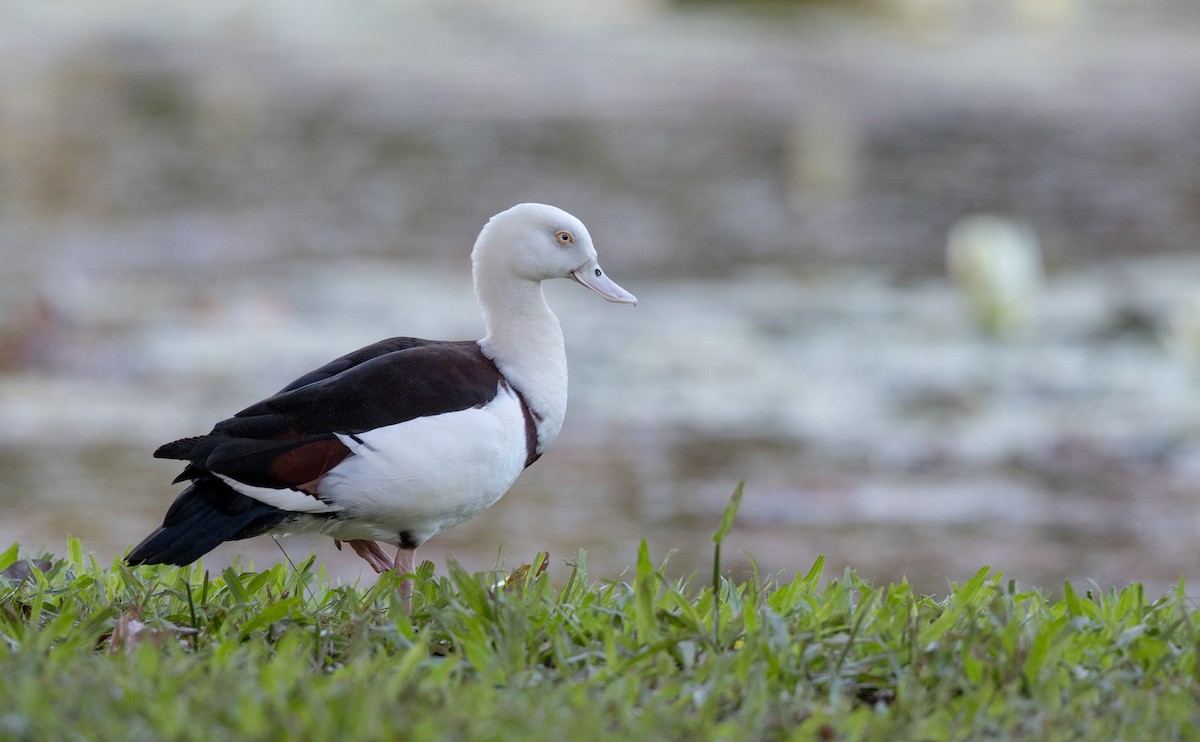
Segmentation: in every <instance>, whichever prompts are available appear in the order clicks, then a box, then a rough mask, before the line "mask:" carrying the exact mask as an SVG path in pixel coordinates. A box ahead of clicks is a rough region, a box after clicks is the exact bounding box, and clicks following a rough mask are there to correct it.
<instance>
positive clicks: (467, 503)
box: [319, 384, 526, 544]
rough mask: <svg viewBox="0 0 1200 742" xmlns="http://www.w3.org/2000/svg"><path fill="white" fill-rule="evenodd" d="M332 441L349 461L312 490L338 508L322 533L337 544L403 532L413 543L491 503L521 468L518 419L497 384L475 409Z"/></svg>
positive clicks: (509, 395)
mask: <svg viewBox="0 0 1200 742" xmlns="http://www.w3.org/2000/svg"><path fill="white" fill-rule="evenodd" d="M338 438H339V439H340V440H341V441H342V443H344V444H345V445H346V446H347V447H348V448H349V449H350V451H351V452H352V453H353V455H352V456H349V457H347V458H346V459H345V460H344V461H343V462H342V463H340V464H338V466H336V467H335V468H334V469H333V470H332V471H330V472H329V474H327V475H326V476H325V478H324V479H323V480H321V483H320V486H319V491H320V493H321V496H322V499H324V500H326V501H328V502H333V503H337V505H339V506H340V507H341V508H343V511H342V513H341V515H342V516H343V517H342V518H340V519H339V520H338V521H336V522H335V523H331V524H330V525H331V526H332V528H331V529H330V530H328V531H327V532H328V533H329V534H330V535H332V536H334V537H335V538H340V539H343V540H349V539H360V538H361V539H373V540H378V541H384V542H387V543H396V539H397V536H398V534H399V533H401V532H405V533H407V534H408V535H409V537H410V538H411V539H412V540H413V541H415V542H416V543H418V544H420V543H422V542H424V541H425V540H426V539H428V538H430V537H431V536H433V535H434V534H436V533H439V532H440V531H444V530H446V529H447V528H451V527H453V526H455V525H458V524H459V523H462V522H463V521H465V520H467V519H469V518H471V517H472V516H474V515H476V514H478V513H479V512H480V511H482V510H484V509H485V508H487V507H488V506H490V505H492V504H493V503H495V502H496V501H497V500H499V499H500V497H501V496H502V495H503V494H504V493H505V492H506V491H507V490H508V488H509V486H510V485H511V484H512V483H513V480H515V479H516V478H517V475H518V474H520V473H521V470H522V469H524V468H525V458H526V442H525V417H524V413H523V412H522V409H521V402H520V400H519V399H518V397H517V396H516V395H515V394H514V393H513V391H512V390H511V389H510V388H509V387H508V386H507V385H505V384H500V385H499V388H498V389H497V392H496V396H495V398H494V399H492V400H491V401H490V402H488V404H486V405H484V406H483V407H478V408H475V407H472V408H469V409H466V410H459V411H457V412H448V413H444V414H441V415H433V416H430V417H420V418H416V419H413V420H408V421H406V422H403V423H398V424H396V425H389V426H387V427H383V428H378V429H376V430H372V431H369V432H367V433H361V434H359V435H357V436H348V435H339V436H338ZM360 441H361V442H360Z"/></svg>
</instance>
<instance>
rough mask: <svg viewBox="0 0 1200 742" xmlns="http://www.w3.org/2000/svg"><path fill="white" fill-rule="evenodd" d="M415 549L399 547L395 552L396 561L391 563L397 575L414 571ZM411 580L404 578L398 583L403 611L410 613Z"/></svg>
mask: <svg viewBox="0 0 1200 742" xmlns="http://www.w3.org/2000/svg"><path fill="white" fill-rule="evenodd" d="M416 554H417V551H416V549H406V548H404V547H403V546H401V547H400V548H399V549H397V550H396V561H395V562H394V563H393V569H395V570H396V574H398V575H407V574H412V573H413V572H414V571H415V569H414V566H413V562H414V561H416ZM412 590H413V583H412V579H411V578H408V577H405V578H404V579H403V581H401V582H400V590H399V592H400V598H401V600H403V601H404V608H405V610H408V611H412Z"/></svg>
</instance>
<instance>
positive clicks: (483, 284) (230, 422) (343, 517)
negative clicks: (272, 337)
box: [127, 204, 637, 584]
mask: <svg viewBox="0 0 1200 742" xmlns="http://www.w3.org/2000/svg"><path fill="white" fill-rule="evenodd" d="M471 263H472V275H473V278H474V284H475V295H476V297H477V298H478V300H479V305H480V307H481V308H482V310H483V316H484V320H485V322H486V326H487V336H486V337H484V338H483V339H482V340H478V341H475V340H466V341H444V340H421V339H418V338H410V337H396V338H390V339H388V340H381V341H379V342H378V343H375V344H373V345H368V346H367V347H365V348H361V349H359V350H356V351H354V352H353V353H349V354H347V355H344V356H342V357H341V358H338V359H336V360H334V361H331V362H329V363H327V364H325V365H324V366H322V367H321V368H318V369H317V370H315V371H312V372H310V373H308V374H305V375H304V376H301V377H300V378H299V379H296V380H295V381H293V382H292V383H291V384H289V385H288V386H286V387H284V388H283V389H282V390H280V391H279V392H278V393H277V394H275V395H274V396H271V397H268V398H267V399H264V400H263V401H261V402H258V403H257V404H253V405H251V406H249V407H247V408H246V409H244V410H242V411H241V412H239V413H237V414H235V415H234V416H233V417H231V418H229V419H227V420H222V421H221V422H219V423H217V424H216V425H215V426H214V427H213V429H212V431H211V432H209V433H207V434H205V435H201V436H197V437H194V438H183V439H181V440H177V441H174V442H172V443H168V444H166V445H164V446H162V447H160V448H159V449H158V450H157V451H155V453H154V455H155V456H156V457H159V458H166V459H179V460H181V461H186V462H187V465H186V466H185V467H184V470H183V472H182V473H181V474H180V475H179V476H178V477H176V479H175V481H176V482H182V481H190V482H191V484H190V485H189V486H188V487H187V489H185V490H184V491H183V492H182V493H181V494H180V495H179V497H177V498H176V499H175V502H174V503H172V504H171V507H170V508H169V509H168V510H167V514H166V517H165V518H164V520H163V524H162V526H160V527H159V528H158V529H157V530H155V531H154V532H153V533H151V534H150V535H149V536H147V537H146V539H145V540H143V541H142V542H141V543H140V544H138V545H137V546H136V547H134V549H133V551H132V552H130V554H129V556H128V557H127V560H128V561H129V563H130V564H177V565H185V564H190V563H191V562H194V561H195V560H196V559H198V558H200V556H202V555H203V554H205V553H207V552H209V551H210V550H212V549H213V548H215V547H216V546H217V545H219V544H221V543H222V542H225V541H231V540H236V539H244V538H250V537H252V536H258V535H262V534H270V533H300V532H307V533H321V534H325V535H328V536H331V537H332V538H334V539H335V543H336V544H337V545H338V547H339V548H340V547H341V544H342V543H343V542H344V543H346V544H348V545H350V547H351V548H353V549H354V551H355V552H356V553H357V554H358V555H359V556H361V557H362V558H363V559H365V560H366V561H367V563H368V564H370V565H371V567H372V568H373V569H374V570H375V571H377V572H383V571H385V570H388V569H394V570H396V571H397V572H399V573H402V574H403V573H408V572H411V571H412V569H413V564H414V551H415V550H416V548H417V547H418V546H420V545H421V544H423V543H425V541H427V540H428V539H430V538H431V537H433V536H434V535H436V534H438V533H440V532H441V531H444V530H446V529H447V528H452V527H453V526H456V525H458V524H459V523H462V522H464V521H466V520H468V519H469V518H471V517H473V516H475V515H477V514H478V513H479V512H481V511H482V510H484V509H485V508H487V507H488V506H490V505H492V504H493V503H495V502H496V501H497V500H499V499H500V497H501V496H502V495H504V493H505V492H506V491H507V490H508V488H509V487H510V486H511V485H512V483H513V481H514V480H515V479H516V478H517V476H518V475H519V474H520V473H521V471H522V470H523V469H525V467H527V466H529V465H530V464H532V463H533V462H534V461H536V460H537V459H538V457H539V456H541V455H542V454H543V453H544V452H545V451H546V449H547V447H549V445H550V444H551V443H552V442H553V441H554V439H555V437H556V436H557V435H558V431H559V428H561V427H562V424H563V416H564V414H565V412H566V406H567V357H566V352H565V349H564V347H563V335H562V330H561V328H560V326H559V323H558V318H557V317H556V316H555V315H554V312H553V311H551V309H550V307H549V305H547V303H546V299H545V297H544V296H543V294H542V282H543V281H546V280H549V279H552V278H572V279H575V280H576V281H578V282H579V283H581V284H583V285H584V286H586V287H588V288H590V289H591V290H593V291H595V292H596V293H597V294H599V295H600V296H602V297H604V298H605V299H607V300H609V301H612V302H618V303H623V304H636V303H637V299H636V298H635V297H634V296H633V295H632V294H630V293H629V292H627V291H625V290H624V289H623V288H621V287H620V286H618V285H617V284H616V283H614V282H613V281H612V280H610V279H609V278H608V276H607V275H606V274H605V273H604V272H603V271H602V270H601V269H600V266H599V263H598V262H597V259H596V249H595V247H593V245H592V239H591V237H590V236H589V235H588V231H587V229H586V228H585V227H584V226H583V223H582V222H580V221H579V220H578V219H576V218H575V217H574V216H572V215H570V214H568V213H567V212H565V211H563V210H561V209H558V208H555V207H553V206H546V205H543V204H520V205H517V206H514V207H512V208H511V209H508V210H507V211H504V212H501V213H499V214H497V215H496V216H494V217H492V218H491V220H490V221H488V223H487V225H486V226H484V228H483V231H482V232H480V234H479V238H478V239H477V240H476V241H475V248H474V250H473V252H472V253H471ZM381 543H383V544H390V545H392V546H394V547H396V552H395V556H394V557H393V556H392V555H391V554H390V553H389V552H388V551H386V550H384V548H383V547H382V546H380V544H381ZM404 584H407V583H404Z"/></svg>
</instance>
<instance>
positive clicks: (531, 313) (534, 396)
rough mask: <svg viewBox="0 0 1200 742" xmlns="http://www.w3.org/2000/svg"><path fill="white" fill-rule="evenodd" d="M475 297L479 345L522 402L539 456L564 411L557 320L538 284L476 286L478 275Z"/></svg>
mask: <svg viewBox="0 0 1200 742" xmlns="http://www.w3.org/2000/svg"><path fill="white" fill-rule="evenodd" d="M489 278H490V277H489ZM475 293H476V295H477V296H478V297H479V303H480V306H481V307H482V309H483V317H484V321H485V322H486V323H487V336H486V337H485V338H484V339H483V340H480V341H479V345H480V347H481V348H482V349H483V353H484V355H486V356H487V357H489V358H491V359H492V361H494V362H495V364H496V367H497V368H499V369H500V372H501V373H502V374H504V376H505V378H507V379H508V381H509V382H510V383H511V384H512V385H513V386H514V387H516V389H517V391H519V392H520V393H521V395H522V396H524V397H525V402H526V404H528V405H529V408H530V411H531V412H532V413H533V416H534V420H535V421H536V423H537V428H538V452H539V453H540V452H541V451H543V450H544V449H545V448H546V446H549V445H550V443H551V441H553V440H554V438H555V437H557V436H558V431H559V429H561V428H562V423H563V418H564V417H565V415H566V411H567V353H566V349H565V347H564V345H563V335H562V328H561V327H560V326H559V324H558V317H556V316H555V315H554V312H553V311H551V310H550V306H549V305H548V304H547V303H546V297H545V296H544V295H543V293H542V284H541V283H540V282H537V281H529V280H524V279H509V280H506V281H498V280H481V276H480V275H479V274H478V273H477V274H476V276H475Z"/></svg>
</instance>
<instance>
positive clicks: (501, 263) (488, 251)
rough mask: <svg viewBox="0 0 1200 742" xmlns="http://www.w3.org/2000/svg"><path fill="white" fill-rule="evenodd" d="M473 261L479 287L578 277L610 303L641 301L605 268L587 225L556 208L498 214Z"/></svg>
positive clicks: (536, 207) (520, 208)
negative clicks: (496, 282) (491, 284)
mask: <svg viewBox="0 0 1200 742" xmlns="http://www.w3.org/2000/svg"><path fill="white" fill-rule="evenodd" d="M471 261H472V263H473V267H474V275H475V285H476V286H477V287H479V288H482V286H481V283H482V282H492V281H501V282H503V281H506V280H511V279H513V278H516V279H523V280H526V281H531V282H533V283H540V282H542V281H545V280H547V279H550V278H574V279H575V280H576V281H579V282H580V283H582V284H583V285H584V286H587V287H588V288H589V289H591V290H592V291H595V292H596V293H597V294H599V295H600V296H603V297H604V298H605V299H607V300H608V301H613V302H618V303H621V304H636V303H637V298H636V297H634V295H633V294H631V293H629V292H628V291H626V290H625V289H623V288H621V287H620V286H618V285H617V284H616V283H614V282H613V281H611V280H610V279H609V278H608V276H607V275H605V274H604V271H602V270H600V265H599V263H598V262H597V260H596V248H595V247H594V246H593V245H592V238H591V235H589V234H588V231H587V227H585V226H583V222H581V221H579V220H578V219H576V218H575V217H573V216H571V215H570V214H568V213H567V212H565V211H563V210H562V209H559V208H555V207H553V206H547V205H545V204H517V205H516V206H514V207H512V208H511V209H508V210H507V211H502V212H500V213H499V214H497V215H495V216H493V217H492V218H491V219H490V220H489V221H488V223H487V224H486V225H485V226H484V228H483V231H481V232H480V233H479V238H478V239H477V240H476V241H475V250H474V251H473V252H472V253H471Z"/></svg>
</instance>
